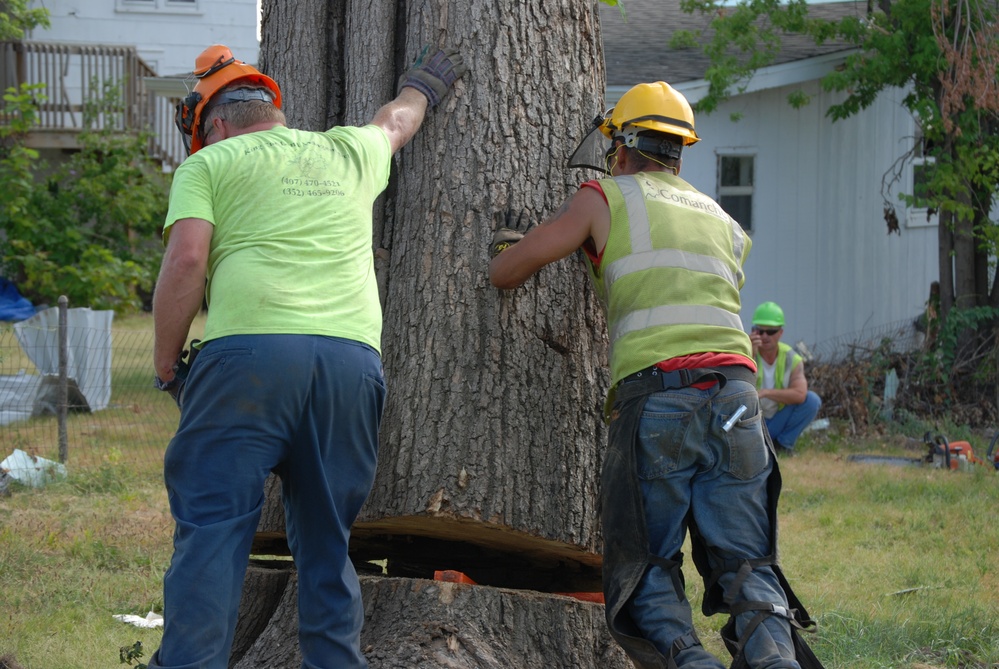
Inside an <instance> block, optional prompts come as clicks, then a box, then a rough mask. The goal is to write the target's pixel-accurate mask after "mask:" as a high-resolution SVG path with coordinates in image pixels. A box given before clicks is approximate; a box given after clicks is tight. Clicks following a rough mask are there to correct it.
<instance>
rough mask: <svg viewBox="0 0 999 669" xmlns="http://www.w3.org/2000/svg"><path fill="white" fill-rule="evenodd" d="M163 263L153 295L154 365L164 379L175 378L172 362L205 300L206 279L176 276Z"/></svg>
mask: <svg viewBox="0 0 999 669" xmlns="http://www.w3.org/2000/svg"><path fill="white" fill-rule="evenodd" d="M175 273H176V271H175V270H171V268H170V267H168V266H167V265H166V264H164V268H163V272H161V274H160V279H159V281H157V283H156V291H155V293H154V294H153V323H154V326H153V329H154V332H155V343H154V345H153V364H154V366H155V368H156V374H157V376H159V377H160V378H161V379H162V380H164V381H169V380H170V379H172V378H173V365H174V363H176V362H177V356H179V355H180V353H181V351H182V350H183V348H184V344H185V343H186V342H187V335H188V332H189V330H190V328H191V323H192V322H193V321H194V317H195V316H197V315H198V310H199V309H201V304H202V302H203V301H204V299H205V281H204V278H201V277H192V276H190V275H188V276H181V277H176V276H174V275H175Z"/></svg>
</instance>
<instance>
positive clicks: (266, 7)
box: [238, 0, 625, 668]
mask: <svg viewBox="0 0 999 669" xmlns="http://www.w3.org/2000/svg"><path fill="white" fill-rule="evenodd" d="M263 18H264V22H263V42H262V49H261V58H260V66H261V69H263V70H264V71H265V72H267V73H268V74H270V75H271V76H274V77H275V78H276V79H277V81H278V82H279V83H280V84H281V86H282V91H283V94H284V99H285V110H286V113H287V114H288V118H289V124H290V125H293V126H296V127H304V128H309V129H322V128H325V127H328V126H330V125H333V124H336V123H346V124H360V123H364V122H366V121H367V120H369V119H370V118H371V117H372V115H373V114H374V112H375V110H377V108H378V107H379V106H380V105H381V104H383V103H384V102H386V101H387V100H389V99H390V98H391V97H393V95H394V93H395V85H396V79H397V77H398V76H399V74H400V73H401V72H403V71H404V70H405V68H406V67H407V66H408V65H409V64H410V63H411V62H412V61H413V59H414V58H415V56H416V55H417V54H418V53H419V51H420V49H421V48H422V46H423V45H424V44H426V43H435V44H438V45H446V46H454V47H457V48H459V49H460V50H461V52H462V54H463V56H464V58H465V60H466V62H467V63H468V64H469V66H470V67H471V74H470V75H469V76H467V77H466V78H464V79H463V80H462V81H461V82H459V83H458V85H457V87H456V89H455V91H454V92H453V93H452V94H451V95H450V96H448V97H447V98H446V99H445V100H444V102H443V103H442V104H441V106H440V108H438V109H436V110H433V111H431V112H429V114H428V117H427V120H426V121H425V123H424V126H423V128H422V129H421V130H420V132H419V133H418V135H417V137H416V138H415V139H414V140H413V142H412V143H411V144H410V145H409V146H407V147H406V148H404V149H403V150H402V151H401V152H400V154H399V155H398V156H397V157H396V159H395V166H394V170H393V179H392V183H391V185H390V187H389V189H388V190H387V192H386V194H385V196H384V197H383V198H382V200H381V202H380V203H379V205H378V206H376V210H375V243H376V247H377V248H376V249H375V254H376V267H377V268H378V270H379V276H380V280H381V281H382V286H383V300H384V313H385V327H384V334H383V339H382V341H383V361H384V366H385V373H386V380H387V383H388V387H389V396H388V403H387V406H386V412H385V416H384V419H383V422H382V431H381V450H380V454H379V468H378V473H377V476H376V481H375V485H374V489H373V491H372V494H371V496H370V498H369V500H368V503H367V504H366V506H365V507H364V509H363V510H362V512H361V517H360V518H359V520H358V522H357V523H356V524H355V526H354V529H353V532H352V535H353V538H352V544H351V553H352V557H353V558H354V560H355V563H356V564H359V565H362V564H364V563H365V562H366V561H368V560H385V561H387V562H385V563H382V564H387V567H386V569H385V572H386V575H383V576H377V577H365V581H364V593H365V601H366V622H365V639H366V640H365V643H366V644H367V645H368V646H370V648H371V649H373V650H372V652H369V653H367V654H368V657H369V660H370V661H371V663H372V666H384V667H394V666H407V667H409V666H412V667H416V666H419V667H424V666H426V667H466V666H467V667H472V666H483V667H485V666H500V664H501V663H502V664H505V665H507V666H540V665H544V666H552V667H559V666H573V667H583V668H585V667H598V666H599V667H611V666H625V664H623V662H624V660H623V655H620V654H619V652H618V651H617V650H616V648H615V649H613V652H612V651H611V650H608V649H609V648H611V647H613V644H612V643H611V642H610V641H609V637H608V636H607V635H606V630H605V628H604V625H603V623H602V619H601V616H602V611H601V610H600V609H601V607H600V606H599V605H594V604H589V603H585V602H582V601H579V600H576V599H570V598H565V597H562V596H559V595H554V594H548V593H553V592H561V591H581V590H587V591H592V590H599V568H600V550H601V548H602V546H601V537H600V532H599V527H598V522H597V519H598V513H597V500H598V490H597V485H598V480H599V472H600V467H601V464H602V452H603V444H604V443H605V438H606V433H605V426H604V425H603V423H602V422H601V420H600V416H601V407H602V403H603V397H604V393H605V392H606V388H607V384H608V375H607V372H606V340H605V332H604V331H605V327H604V321H603V317H602V315H601V313H600V309H599V308H598V306H597V305H596V302H595V299H594V295H593V293H592V290H591V287H590V285H589V283H588V280H587V278H586V276H585V272H584V271H583V270H582V267H581V264H582V260H581V258H579V257H571V258H568V259H566V260H564V261H561V262H559V263H556V264H555V265H552V266H550V267H548V268H546V269H545V270H543V271H542V272H541V273H540V275H539V276H537V277H535V278H534V279H532V280H530V281H529V282H528V283H527V284H526V285H525V286H524V287H522V288H521V289H518V290H517V291H513V292H509V293H503V292H500V291H497V290H495V289H493V288H492V287H491V286H490V285H489V282H488V278H487V275H486V267H487V264H488V254H487V251H486V248H487V244H488V242H489V240H490V238H491V236H492V232H493V230H494V228H495V227H496V226H497V221H499V220H501V219H502V218H503V217H504V216H505V215H506V213H507V212H508V211H516V212H520V211H527V212H528V213H529V215H530V217H531V218H532V219H533V220H534V221H538V222H539V221H541V220H542V219H543V218H544V217H545V216H546V215H548V214H550V213H551V212H553V211H554V210H555V208H556V207H557V206H558V205H559V204H560V203H561V202H562V200H564V198H565V197H566V196H567V195H568V194H570V193H571V192H572V190H573V189H574V188H575V187H576V185H577V184H578V182H579V180H580V179H583V178H589V176H592V175H587V174H584V173H581V172H577V171H573V170H567V169H566V168H565V163H566V160H567V158H568V156H569V154H570V153H571V151H572V149H573V148H574V147H575V145H576V143H577V142H578V141H579V139H580V138H581V136H582V134H583V133H584V132H585V130H586V125H587V124H588V122H589V120H590V119H592V118H593V116H594V115H595V114H596V113H597V112H598V111H600V110H601V109H602V94H603V89H604V70H603V58H602V53H601V45H600V36H599V24H598V18H597V11H596V6H595V0H550V1H549V2H545V3H523V2H515V1H514V0H496V1H494V2H482V1H479V0H471V1H466V2H451V1H449V0H428V1H427V2H423V3H413V4H407V3H401V2H397V1H396V0H372V1H370V2H354V1H352V0H333V1H331V2H326V1H324V0H306V1H303V2H291V1H290V0H263ZM275 489H279V486H275ZM272 499H273V497H272ZM270 509H271V510H270V511H269V512H268V514H266V516H267V518H268V519H269V520H267V521H266V522H265V523H264V524H262V526H261V530H260V532H259V533H258V539H259V541H258V543H257V546H256V551H257V552H258V553H276V552H280V551H281V537H282V532H283V526H282V525H281V520H280V513H273V512H272V511H273V505H271V507H270ZM443 569H455V570H459V571H463V572H465V573H466V574H468V575H469V576H470V577H471V578H473V579H475V580H476V581H477V582H478V583H480V584H482V585H481V586H461V588H453V587H452V586H451V585H450V584H445V585H442V584H441V583H428V582H427V581H424V580H422V579H423V578H431V577H432V576H433V572H434V571H435V570H443ZM258 577H259V576H258ZM410 577H418V578H417V579H413V578H410ZM277 578H280V577H277ZM293 582H294V579H293V578H290V579H289V580H288V583H289V584H292V583H293ZM489 586H495V587H489ZM255 588H256V589H254V588H251V587H249V586H248V587H247V589H246V590H245V591H244V592H245V596H244V608H245V609H246V610H248V611H257V610H273V611H274V613H273V615H272V617H271V620H270V622H269V625H268V627H267V629H266V630H265V631H264V632H263V634H261V635H260V636H259V637H258V638H257V641H256V643H254V644H253V645H252V647H251V648H250V649H249V650H248V651H247V652H246V655H245V656H244V657H243V658H242V660H241V661H240V662H239V664H238V666H239V667H254V666H268V667H282V666H288V667H291V666H297V665H296V664H295V659H294V658H285V659H284V660H282V661H280V662H276V660H275V658H274V655H273V653H274V652H276V651H275V649H276V648H277V647H282V648H284V647H287V646H289V645H290V646H295V645H296V643H295V636H294V628H295V622H296V621H297V615H295V614H294V606H293V604H294V600H293V595H292V594H291V591H292V590H293V589H294V588H293V587H292V586H291V585H289V586H288V587H287V588H285V590H284V593H283V595H282V599H281V602H283V603H278V604H276V603H275V601H274V597H273V596H270V597H258V592H257V591H258V590H259V586H255ZM434 588H436V590H433V589H434ZM501 588H502V590H501ZM512 588H520V589H522V590H520V591H514V590H511V589H512ZM444 590H447V591H448V592H451V591H452V590H454V591H455V593H459V592H460V593H461V595H462V597H466V598H467V599H468V601H470V602H474V603H472V604H463V603H457V604H456V603H455V602H456V601H458V600H459V599H460V597H458V596H457V594H455V595H454V596H452V595H447V596H444V595H441V596H440V597H437V596H428V595H427V593H429V592H444ZM500 593H502V594H500ZM456 598H457V599H456ZM265 599H266V602H264V601H262V600H265ZM462 601H464V600H462ZM507 609H510V611H508V612H506V613H504V611H507ZM596 612H599V613H600V615H596ZM451 616H454V618H453V619H452V618H451ZM246 617H247V620H251V619H252V618H251V617H250V616H249V615H247V616H246ZM508 617H510V619H516V620H518V621H519V624H522V625H523V627H522V628H521V627H518V628H517V629H514V628H513V627H511V626H510V625H509V624H508V623H509V620H507V618H508ZM438 619H441V620H445V621H446V620H457V621H462V620H463V621H465V622H466V623H468V625H469V626H470V627H469V629H473V628H474V629H481V630H482V631H481V633H476V634H477V635H478V636H474V635H473V636H474V638H473V636H469V634H471V632H455V633H454V636H455V640H452V641H450V642H448V641H447V639H450V638H451V637H450V636H448V635H447V634H444V635H443V636H441V635H440V634H437V632H432V631H428V629H429V628H427V627H426V626H425V625H423V623H424V622H426V621H428V620H430V621H436V620H438ZM480 619H481V620H480ZM494 619H495V620H500V621H506V622H502V623H497V624H496V626H495V629H494V628H493V627H492V625H493V623H492V622H490V621H491V620H494ZM594 620H596V621H597V622H594ZM441 624H443V625H445V627H442V628H441V629H445V628H446V626H447V625H451V626H454V625H457V624H458V623H457V622H445V623H441ZM421 625H422V626H421ZM240 627H241V629H242V628H243V627H244V623H243V620H242V619H241V622H240ZM447 629H450V628H447ZM504 629H505V630H506V632H502V630H504ZM413 630H422V632H419V631H413ZM372 635H375V637H377V638H373V637H372ZM421 635H422V636H421ZM435 635H437V636H435ZM551 637H554V638H556V639H559V640H561V641H558V642H551V640H550V638H551ZM584 637H585V638H588V639H590V641H587V642H585V643H583V642H581V639H583V638H584ZM407 638H413V639H416V638H419V639H421V640H422V641H421V643H423V644H424V645H423V646H421V647H423V648H424V649H426V648H429V647H430V646H434V644H433V643H431V639H432V638H440V639H444V642H442V643H443V645H440V644H438V645H437V646H434V648H436V650H434V652H433V653H430V654H429V655H427V657H426V658H421V659H420V662H418V663H407V662H404V661H403V660H402V659H401V658H400V656H397V655H392V653H390V652H389V651H388V650H386V649H390V648H391V649H394V648H396V647H397V646H399V644H400V643H403V642H404V641H405V639H407ZM545 639H548V640H547V641H545ZM424 642H425V643H424ZM456 643H457V645H455V644H456ZM428 644H429V645H428ZM438 646H439V647H438ZM469 648H474V649H475V650H474V651H469V650H468V649H469ZM377 649H381V650H377ZM463 649H464V650H463ZM438 651H439V652H438ZM466 651H468V652H466ZM366 652H367V651H366ZM393 652H394V650H393ZM427 652H428V653H429V651H427ZM434 658H436V659H434ZM489 658H492V659H489ZM534 659H537V662H534V661H531V662H530V663H529V664H525V661H526V660H534ZM493 660H495V662H493Z"/></svg>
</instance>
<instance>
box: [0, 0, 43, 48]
mask: <svg viewBox="0 0 999 669" xmlns="http://www.w3.org/2000/svg"><path fill="white" fill-rule="evenodd" d="M30 4H31V0H0V41H4V40H19V39H24V33H25V32H26V31H28V30H31V29H32V28H37V27H38V26H42V27H43V28H48V27H49V10H48V9H46V8H45V7H36V8H34V9H29V8H28V5H30Z"/></svg>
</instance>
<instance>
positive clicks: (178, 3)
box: [115, 0, 200, 14]
mask: <svg viewBox="0 0 999 669" xmlns="http://www.w3.org/2000/svg"><path fill="white" fill-rule="evenodd" d="M199 2H200V0H116V5H115V8H116V9H117V10H118V11H119V12H162V13H165V14H170V13H187V12H197V11H198V4H199Z"/></svg>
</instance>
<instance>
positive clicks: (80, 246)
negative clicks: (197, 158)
mask: <svg viewBox="0 0 999 669" xmlns="http://www.w3.org/2000/svg"><path fill="white" fill-rule="evenodd" d="M38 97H40V96H39V92H38V87H24V88H22V89H21V90H20V91H16V90H14V89H8V91H7V93H6V94H5V96H4V100H5V102H6V105H5V108H4V115H5V116H6V117H7V118H9V119H11V123H10V124H9V125H8V126H3V127H0V192H2V193H3V196H2V198H0V232H2V233H3V234H0V276H4V277H6V278H8V279H10V280H11V281H13V282H14V283H15V284H17V286H18V289H19V290H20V291H21V293H22V294H23V295H24V296H25V297H27V298H28V299H30V300H31V301H32V302H34V303H35V304H50V305H51V304H55V303H56V301H57V300H58V298H59V296H60V295H66V296H67V297H68V298H69V301H70V304H71V305H72V306H89V307H92V308H95V309H115V310H117V311H120V312H128V311H133V310H135V309H137V308H139V307H140V306H141V305H140V302H139V298H138V296H137V292H136V289H137V288H139V289H142V290H143V291H145V292H147V293H148V292H149V291H150V290H151V288H152V285H153V282H154V279H155V272H156V269H157V267H158V265H159V258H160V248H161V245H160V242H159V231H160V228H161V225H162V220H163V216H164V214H165V212H166V206H167V194H168V192H169V180H168V178H167V177H166V175H163V174H162V173H161V172H160V171H159V169H158V167H157V166H155V165H153V164H151V163H150V162H149V161H148V160H147V158H146V153H145V147H146V141H147V136H146V135H143V134H141V133H129V132H125V131H122V130H116V129H115V128H116V127H117V125H118V124H117V123H114V122H111V121H113V119H114V115H115V113H116V111H117V110H118V109H119V107H120V105H119V104H118V103H117V100H118V99H119V96H117V92H116V91H114V90H105V91H104V97H103V98H102V99H100V100H91V101H89V103H88V114H87V117H86V118H87V120H88V123H89V124H90V125H89V127H91V128H92V127H94V126H96V127H99V128H100V129H98V130H94V129H88V130H84V131H83V132H82V133H81V134H80V135H79V142H80V146H81V150H80V151H78V152H77V153H74V154H73V155H72V156H71V157H69V158H68V159H67V160H65V161H64V162H62V163H60V164H58V165H52V166H50V165H47V164H46V163H45V162H44V161H42V160H41V159H40V158H39V155H38V153H37V152H36V151H33V150H31V149H28V148H26V147H25V146H24V145H23V137H24V135H25V134H26V133H27V132H28V131H29V130H30V129H31V128H32V126H33V124H34V119H35V116H34V111H35V109H36V108H37V107H36V99H37V98H38ZM97 119H100V123H98V122H97Z"/></svg>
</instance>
